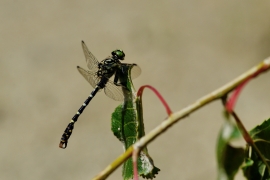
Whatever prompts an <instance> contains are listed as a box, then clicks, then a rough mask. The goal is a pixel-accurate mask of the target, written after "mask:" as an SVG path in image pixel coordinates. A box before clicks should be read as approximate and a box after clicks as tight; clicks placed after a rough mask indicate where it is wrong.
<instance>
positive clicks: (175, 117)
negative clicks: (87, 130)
mask: <svg viewBox="0 0 270 180" xmlns="http://www.w3.org/2000/svg"><path fill="white" fill-rule="evenodd" d="M262 69H263V71H262ZM269 69H270V58H267V59H266V60H264V61H263V62H261V63H260V64H258V65H257V66H255V67H253V68H251V69H250V70H248V71H247V72H245V73H243V74H242V75H240V76H239V77H237V78H236V79H234V80H233V81H231V82H229V83H228V84H226V85H224V86H222V87H221V88H219V89H217V90H215V91H213V92H212V93H210V94H208V95H206V96H204V97H202V98H200V99H199V100H197V101H196V102H195V103H193V104H191V105H189V106H187V107H186V108H184V109H182V110H180V111H178V112H176V113H173V114H171V115H170V116H169V117H168V118H167V119H166V120H165V121H162V123H161V124H160V125H159V126H157V127H156V128H155V129H153V130H152V131H150V132H149V133H148V134H147V135H145V136H144V137H142V138H141V139H140V140H139V141H137V142H136V143H135V144H134V145H133V146H136V147H144V146H146V145H147V144H148V143H150V142H151V141H153V140H154V139H155V138H156V137H157V136H159V135H160V134H162V133H163V132H164V131H165V130H167V129H168V128H169V127H170V126H172V125H173V124H175V123H176V122H178V121H179V120H180V119H182V118H184V117H186V116H188V115H189V114H190V113H192V112H194V111H195V110H197V109H199V108H201V107H203V106H205V105H207V104H208V103H210V102H212V101H214V100H216V99H219V98H221V97H223V96H225V95H227V94H228V93H229V92H231V91H232V90H233V89H234V88H236V87H237V86H238V85H239V84H241V83H242V82H244V81H245V80H246V79H248V78H250V76H254V74H256V73H258V72H260V73H262V72H265V71H267V70H269ZM133 146H131V147H129V148H128V149H127V151H126V152H125V153H124V154H122V155H121V156H119V157H118V158H117V159H116V160H115V161H114V162H113V163H111V164H110V165H109V166H107V167H106V169H104V170H103V171H102V172H101V173H100V174H99V175H97V176H96V177H95V178H93V180H102V179H106V178H107V177H108V176H109V175H110V174H111V173H112V172H113V171H114V170H115V169H116V168H117V167H119V166H120V165H121V164H122V163H123V162H124V161H125V160H126V159H128V158H129V157H130V156H131V154H132V151H133Z"/></svg>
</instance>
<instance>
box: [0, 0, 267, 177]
mask: <svg viewBox="0 0 270 180" xmlns="http://www.w3.org/2000/svg"><path fill="white" fill-rule="evenodd" d="M0 37H1V41H0V77H1V78H0V82H1V100H0V179H1V180H2V179H3V180H15V179H20V180H37V179H41V180H43V179H52V180H74V179H82V180H85V179H91V178H92V177H94V176H95V175H96V174H97V173H98V172H99V171H101V170H103V169H104V168H105V167H106V166H107V165H108V164H109V163H110V162H112V161H113V160H114V159H115V158H116V157H117V156H118V155H120V154H121V153H122V151H123V149H122V145H121V143H120V142H119V141H118V140H117V139H116V138H115V137H114V135H113V134H112V132H111V130H110V115H111V113H112V112H113V110H114V108H115V107H116V106H117V105H118V104H119V102H116V101H113V100H111V99H109V98H108V97H106V96H105V95H104V93H103V92H102V93H98V94H97V96H96V97H95V98H94V100H93V101H92V102H91V103H90V105H89V106H88V107H87V108H86V110H85V111H84V113H83V115H82V116H81V117H80V118H79V121H78V122H77V123H76V126H75V130H74V132H73V135H72V137H71V139H70V141H69V146H68V148H67V149H65V150H62V149H60V148H58V143H59V140H60V137H61V135H62V133H63V131H64V129H65V128H66V125H67V124H68V123H69V121H70V119H71V118H72V116H73V115H74V113H75V112H76V111H77V109H78V108H79V107H80V106H81V104H82V103H83V101H84V100H85V99H86V98H87V96H88V95H89V93H90V92H91V91H92V88H91V86H90V85H89V84H88V83H87V82H86V81H85V79H84V78H83V77H82V76H81V75H80V74H79V73H78V72H77V70H76V66H77V65H80V66H82V67H84V68H86V63H85V59H84V55H83V51H82V48H81V44H80V43H81V40H84V41H85V42H86V44H87V46H88V48H89V49H90V50H91V52H92V53H93V54H94V55H95V56H96V57H97V58H98V59H99V60H102V59H103V58H105V57H107V56H108V55H110V52H111V51H112V50H114V49H115V48H122V49H123V50H124V51H125V53H126V60H125V62H127V63H137V64H139V66H140V67H141V69H142V74H141V76H140V77H139V78H137V79H136V80H134V84H135V86H136V87H137V88H138V87H139V86H141V85H145V84H151V85H152V86H154V87H156V88H157V89H158V90H159V91H160V92H161V93H162V94H163V95H164V97H165V98H166V100H167V101H168V103H169V104H170V106H171V108H172V109H173V110H174V111H177V110H180V109H181V108H183V107H185V106H187V105H189V104H190V103H193V102H194V101H195V100H196V99H198V98H200V97H201V96H203V95H205V94H207V93H209V92H211V91H212V90H214V89H216V88H218V87H220V86H221V85H223V84H225V83H227V82H229V81H230V80H232V79H233V78H235V77H236V76H238V75H240V74H241V73H243V72H244V71H246V70H247V69H249V68H251V67H252V66H254V65H256V64H257V63H259V62H260V61H262V60H263V59H264V58H266V57H267V56H270V1H266V0H261V1H251V0H240V1H234V0H227V1H219V2H217V1H213V0H212V1H210V0H208V1H182V0H179V1H173V0H167V1H154V0H147V1H119V0H111V1H97V0H95V1H90V0H89V1H78V2H75V1H44V2H37V1H15V0H14V1H7V0H2V1H1V2H0ZM269 77H270V74H269V73H268V74H264V75H262V76H259V77H258V78H257V79H256V80H255V81H252V82H251V83H250V84H249V85H248V86H247V87H246V89H245V90H244V91H243V94H241V96H240V99H239V102H238V104H237V107H236V109H237V111H238V113H239V115H240V116H241V118H242V119H243V120H244V123H245V125H246V127H247V128H248V129H251V128H252V127H254V126H255V125H256V124H259V123H261V122H262V121H263V120H264V119H267V118H268V117H269V116H270V114H269V113H270V111H269V107H270V96H269V90H270V83H269ZM144 95H145V96H144V119H145V125H146V131H147V132H149V131H150V130H151V129H153V128H154V127H155V126H157V125H158V124H159V123H160V122H161V121H162V120H163V119H164V118H165V117H166V113H165V110H164V108H163V107H162V106H161V104H160V102H159V101H158V100H157V98H156V97H155V96H154V95H153V94H152V93H151V92H150V91H149V90H146V91H145V93H144ZM221 114H222V106H221V103H220V102H218V101H217V102H214V103H212V104H210V105H208V106H206V107H204V108H202V109H200V110H199V111H197V112H195V113H194V114H192V115H190V116H189V117H187V118H186V119H185V120H183V121H181V122H179V123H178V124H176V125H175V126H173V127H172V128H171V129H170V130H168V131H167V132H166V133H165V134H163V135H162V136H160V137H159V138H158V139H156V140H155V141H154V142H152V143H151V144H150V145H149V147H148V149H149V152H150V155H151V156H152V157H153V159H154V161H155V164H156V166H157V167H159V168H160V169H161V172H160V173H159V175H158V176H157V178H156V179H157V180H165V179H166V180H167V179H168V180H171V179H172V180H176V179H177V180H178V179H180V180H197V179H216V160H215V144H216V138H217V135H218V131H219V128H220V126H221V125H222V123H223V118H222V115H221ZM241 174H242V173H240V175H239V176H238V178H237V179H243V178H241ZM108 179H111V180H120V179H121V168H119V169H118V170H117V171H116V172H115V173H113V174H112V175H111V176H110V177H109V178H108Z"/></svg>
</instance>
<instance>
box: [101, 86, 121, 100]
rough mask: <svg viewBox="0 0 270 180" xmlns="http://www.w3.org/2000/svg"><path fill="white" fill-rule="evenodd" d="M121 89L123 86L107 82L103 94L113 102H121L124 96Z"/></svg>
mask: <svg viewBox="0 0 270 180" xmlns="http://www.w3.org/2000/svg"><path fill="white" fill-rule="evenodd" d="M122 87H123V86H121V85H119V86H116V85H115V84H114V83H113V82H112V81H108V82H107V84H106V86H105V88H104V92H105V94H106V95H107V96H108V97H110V98H112V99H113V100H115V101H123V100H124V94H123V90H122Z"/></svg>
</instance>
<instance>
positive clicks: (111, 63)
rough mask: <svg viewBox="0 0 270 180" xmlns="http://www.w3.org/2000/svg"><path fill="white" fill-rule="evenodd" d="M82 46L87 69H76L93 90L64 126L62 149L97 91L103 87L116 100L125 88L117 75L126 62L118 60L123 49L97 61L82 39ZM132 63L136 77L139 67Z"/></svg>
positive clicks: (123, 54)
mask: <svg viewBox="0 0 270 180" xmlns="http://www.w3.org/2000/svg"><path fill="white" fill-rule="evenodd" d="M82 48H83V52H84V55H85V59H86V64H87V67H88V69H89V70H85V69H83V68H81V67H80V66H77V69H78V71H79V73H80V74H81V75H82V76H83V77H84V78H85V79H86V80H87V81H88V82H89V83H90V85H91V86H92V87H93V88H94V90H93V91H92V92H91V94H90V95H89V96H88V97H87V99H86V100H85V101H84V103H83V104H82V106H81V107H80V108H79V109H78V111H77V113H76V114H75V115H74V116H73V118H72V119H71V121H70V123H69V124H68V126H67V127H66V129H65V131H64V133H63V135H62V137H61V140H60V143H59V147H60V148H63V149H65V148H66V147H67V144H68V139H69V138H70V136H71V134H72V131H73V129H74V124H75V122H77V120H78V118H79V116H80V115H81V114H82V113H83V111H84V109H85V108H86V106H87V105H88V104H89V103H90V101H91V100H92V99H93V97H94V96H95V95H96V93H97V92H98V91H100V90H101V89H104V92H105V94H106V95H107V96H108V97H110V98H111V99H113V100H116V101H123V100H124V94H123V89H126V87H125V85H124V84H123V83H121V82H119V77H121V76H122V75H123V73H122V67H123V65H124V64H126V63H121V62H120V61H123V60H124V59H125V53H124V51H123V50H121V49H116V50H114V51H112V52H111V56H109V57H107V58H105V59H104V60H102V61H101V62H99V61H98V60H97V58H96V57H95V56H94V55H93V54H92V53H91V52H90V51H89V50H88V48H87V46H86V45H85V43H84V42H83V41H82ZM133 65H134V68H133V69H132V72H131V77H132V79H134V78H136V77H138V76H139V75H140V73H141V69H140V67H139V66H137V65H136V64H133Z"/></svg>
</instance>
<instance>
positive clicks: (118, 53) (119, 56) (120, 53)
mask: <svg viewBox="0 0 270 180" xmlns="http://www.w3.org/2000/svg"><path fill="white" fill-rule="evenodd" d="M112 55H113V56H115V57H116V58H117V59H120V60H124V58H125V53H124V51H122V50H121V49H116V50H114V51H113V52H112Z"/></svg>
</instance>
